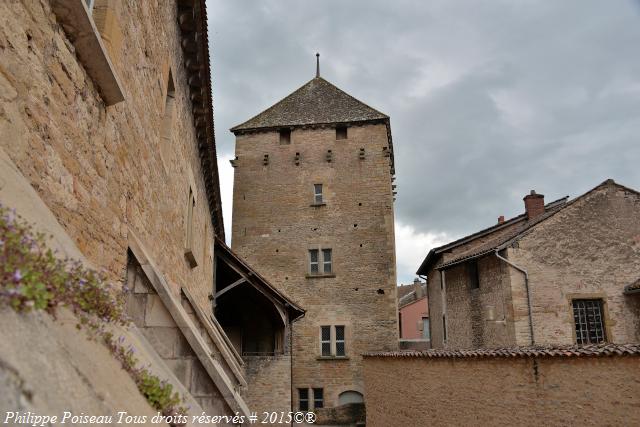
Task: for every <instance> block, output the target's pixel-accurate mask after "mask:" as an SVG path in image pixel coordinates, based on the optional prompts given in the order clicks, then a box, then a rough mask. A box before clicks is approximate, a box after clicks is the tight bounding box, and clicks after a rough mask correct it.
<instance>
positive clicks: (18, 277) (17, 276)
mask: <svg viewBox="0 0 640 427" xmlns="http://www.w3.org/2000/svg"><path fill="white" fill-rule="evenodd" d="M13 280H14V282H19V281H20V280H22V272H21V271H20V269H17V270H16V271H15V273H13Z"/></svg>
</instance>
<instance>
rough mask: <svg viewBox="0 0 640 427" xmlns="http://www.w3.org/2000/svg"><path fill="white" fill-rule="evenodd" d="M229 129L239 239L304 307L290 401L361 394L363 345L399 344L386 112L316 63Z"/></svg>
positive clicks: (312, 405)
mask: <svg viewBox="0 0 640 427" xmlns="http://www.w3.org/2000/svg"><path fill="white" fill-rule="evenodd" d="M231 131H232V132H233V133H234V134H235V136H236V158H235V159H234V160H232V161H231V163H232V165H233V166H234V167H235V181H234V193H233V229H232V247H233V249H234V250H235V251H236V252H237V253H239V254H240V255H242V256H243V257H244V258H245V259H246V260H247V261H248V262H249V263H250V264H251V265H252V266H253V267H254V268H255V269H256V271H258V272H259V273H260V274H262V275H264V276H265V277H266V278H267V279H268V280H269V281H270V282H271V283H272V284H274V285H275V286H276V287H277V288H279V289H281V290H282V291H283V292H284V293H286V294H287V295H288V296H289V297H291V298H292V299H293V300H294V301H296V302H297V303H298V304H300V306H302V307H303V308H304V309H305V310H307V312H306V315H305V317H304V318H302V319H301V320H299V321H297V322H296V323H294V326H293V334H292V335H293V336H292V337H290V338H291V339H292V341H291V342H292V344H293V353H292V358H293V363H292V365H293V369H292V401H293V409H294V410H298V409H301V410H305V409H309V410H314V409H315V410H316V412H318V413H322V412H323V410H319V409H320V408H323V407H324V408H327V407H335V406H338V405H342V404H345V403H354V402H359V401H362V397H363V395H362V394H363V392H364V387H363V378H362V357H361V354H362V353H364V352H368V351H374V350H387V349H395V348H397V342H398V328H397V305H396V271H395V243H394V221H393V220H394V218H393V201H394V191H393V188H394V185H392V182H393V179H394V178H393V174H394V165H393V146H392V141H391V130H390V125H389V117H388V116H387V115H385V114H382V113H380V112H379V111H376V110H374V109H373V108H371V107H369V106H367V105H365V104H363V103H362V102H360V101H358V100H357V99H355V98H353V97H352V96H350V95H348V94H347V93H345V92H343V91H342V90H340V89H338V88H337V87H336V86H334V85H333V84H331V83H329V82H328V81H326V80H325V79H323V78H322V77H320V75H319V72H318V73H317V75H316V77H315V78H314V79H312V80H311V81H309V82H307V83H306V84H305V85H304V86H302V87H300V88H299V89H298V90H296V91H295V92H293V93H292V94H290V95H289V96H287V97H286V98H284V99H282V100H281V101H280V102H278V103H276V104H275V105H273V106H271V107H270V108H268V109H267V110H265V111H263V112H262V113H260V114H258V115H257V116H255V117H253V118H251V119H249V120H248V121H246V122H244V123H242V124H240V125H238V126H235V127H234V128H232V129H231ZM318 410H319V411H318ZM324 412H325V413H326V412H327V411H326V410H324Z"/></svg>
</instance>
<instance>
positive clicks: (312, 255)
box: [309, 248, 333, 276]
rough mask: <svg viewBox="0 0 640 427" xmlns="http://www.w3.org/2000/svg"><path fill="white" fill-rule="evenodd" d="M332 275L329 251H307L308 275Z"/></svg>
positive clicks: (331, 261) (331, 260) (330, 252)
mask: <svg viewBox="0 0 640 427" xmlns="http://www.w3.org/2000/svg"><path fill="white" fill-rule="evenodd" d="M332 274H333V257H332V251H331V249H329V248H323V249H309V275H311V276H323V275H324V276H326V275H332Z"/></svg>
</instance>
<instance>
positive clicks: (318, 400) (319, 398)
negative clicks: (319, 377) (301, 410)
mask: <svg viewBox="0 0 640 427" xmlns="http://www.w3.org/2000/svg"><path fill="white" fill-rule="evenodd" d="M320 408H324V389H321V388H314V389H313V409H320Z"/></svg>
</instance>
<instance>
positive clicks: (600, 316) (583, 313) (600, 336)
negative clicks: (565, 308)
mask: <svg viewBox="0 0 640 427" xmlns="http://www.w3.org/2000/svg"><path fill="white" fill-rule="evenodd" d="M571 304H572V307H573V320H574V322H575V328H576V343H578V344H597V343H602V342H605V341H606V339H607V337H606V332H605V324H604V310H603V301H602V299H574V300H572V301H571Z"/></svg>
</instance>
